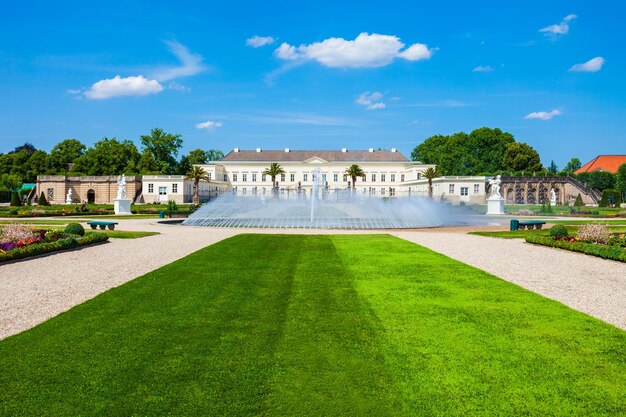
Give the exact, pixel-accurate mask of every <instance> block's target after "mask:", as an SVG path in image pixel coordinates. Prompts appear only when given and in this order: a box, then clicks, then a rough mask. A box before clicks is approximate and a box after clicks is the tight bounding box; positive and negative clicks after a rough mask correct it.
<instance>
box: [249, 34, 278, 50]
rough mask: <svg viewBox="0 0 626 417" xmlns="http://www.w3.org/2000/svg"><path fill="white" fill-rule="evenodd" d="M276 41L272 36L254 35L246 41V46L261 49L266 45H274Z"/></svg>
mask: <svg viewBox="0 0 626 417" xmlns="http://www.w3.org/2000/svg"><path fill="white" fill-rule="evenodd" d="M274 41H275V39H274V38H273V37H271V36H258V35H254V36H253V37H251V38H248V39H246V45H248V46H251V47H253V48H260V47H262V46H265V45H270V44H272V43H274Z"/></svg>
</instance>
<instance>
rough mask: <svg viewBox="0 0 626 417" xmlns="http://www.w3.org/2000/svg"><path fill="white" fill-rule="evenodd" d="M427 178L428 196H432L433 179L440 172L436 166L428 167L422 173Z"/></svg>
mask: <svg viewBox="0 0 626 417" xmlns="http://www.w3.org/2000/svg"><path fill="white" fill-rule="evenodd" d="M422 176H423V177H424V178H426V179H427V180H428V197H430V198H433V179H435V178H437V177H441V172H439V171H437V168H433V167H430V168H428V169H426V171H424V173H423V174H422Z"/></svg>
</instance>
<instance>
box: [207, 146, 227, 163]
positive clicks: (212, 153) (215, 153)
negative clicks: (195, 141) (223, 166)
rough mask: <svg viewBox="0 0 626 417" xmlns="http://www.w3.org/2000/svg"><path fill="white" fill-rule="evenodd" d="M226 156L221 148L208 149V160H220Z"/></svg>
mask: <svg viewBox="0 0 626 417" xmlns="http://www.w3.org/2000/svg"><path fill="white" fill-rule="evenodd" d="M222 158H224V152H222V151H220V150H219V149H209V150H208V151H206V160H207V162H209V161H219V160H221V159H222Z"/></svg>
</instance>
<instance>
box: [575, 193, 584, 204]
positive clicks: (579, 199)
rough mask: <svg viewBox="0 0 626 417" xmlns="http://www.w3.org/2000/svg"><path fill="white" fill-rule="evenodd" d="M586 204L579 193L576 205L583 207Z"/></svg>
mask: <svg viewBox="0 0 626 417" xmlns="http://www.w3.org/2000/svg"><path fill="white" fill-rule="evenodd" d="M584 205H585V204H584V203H583V198H582V196H581V195H580V193H578V196H577V197H576V201H574V207H582V206H584Z"/></svg>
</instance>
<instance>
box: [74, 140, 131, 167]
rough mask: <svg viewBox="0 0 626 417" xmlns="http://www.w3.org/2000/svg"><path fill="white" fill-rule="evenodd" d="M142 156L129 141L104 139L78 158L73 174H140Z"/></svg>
mask: <svg viewBox="0 0 626 417" xmlns="http://www.w3.org/2000/svg"><path fill="white" fill-rule="evenodd" d="M140 158H141V155H140V154H139V151H138V150H137V147H136V146H135V144H134V143H133V142H131V141H129V140H122V141H118V140H117V139H115V138H113V139H109V138H104V139H102V140H99V141H98V142H96V143H95V144H94V145H93V147H91V148H89V149H87V151H86V152H85V154H84V155H83V156H81V157H80V158H78V159H77V160H76V162H75V163H74V166H73V168H72V173H75V174H82V175H120V174H138V173H139V172H138V169H137V167H138V165H139V160H140Z"/></svg>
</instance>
